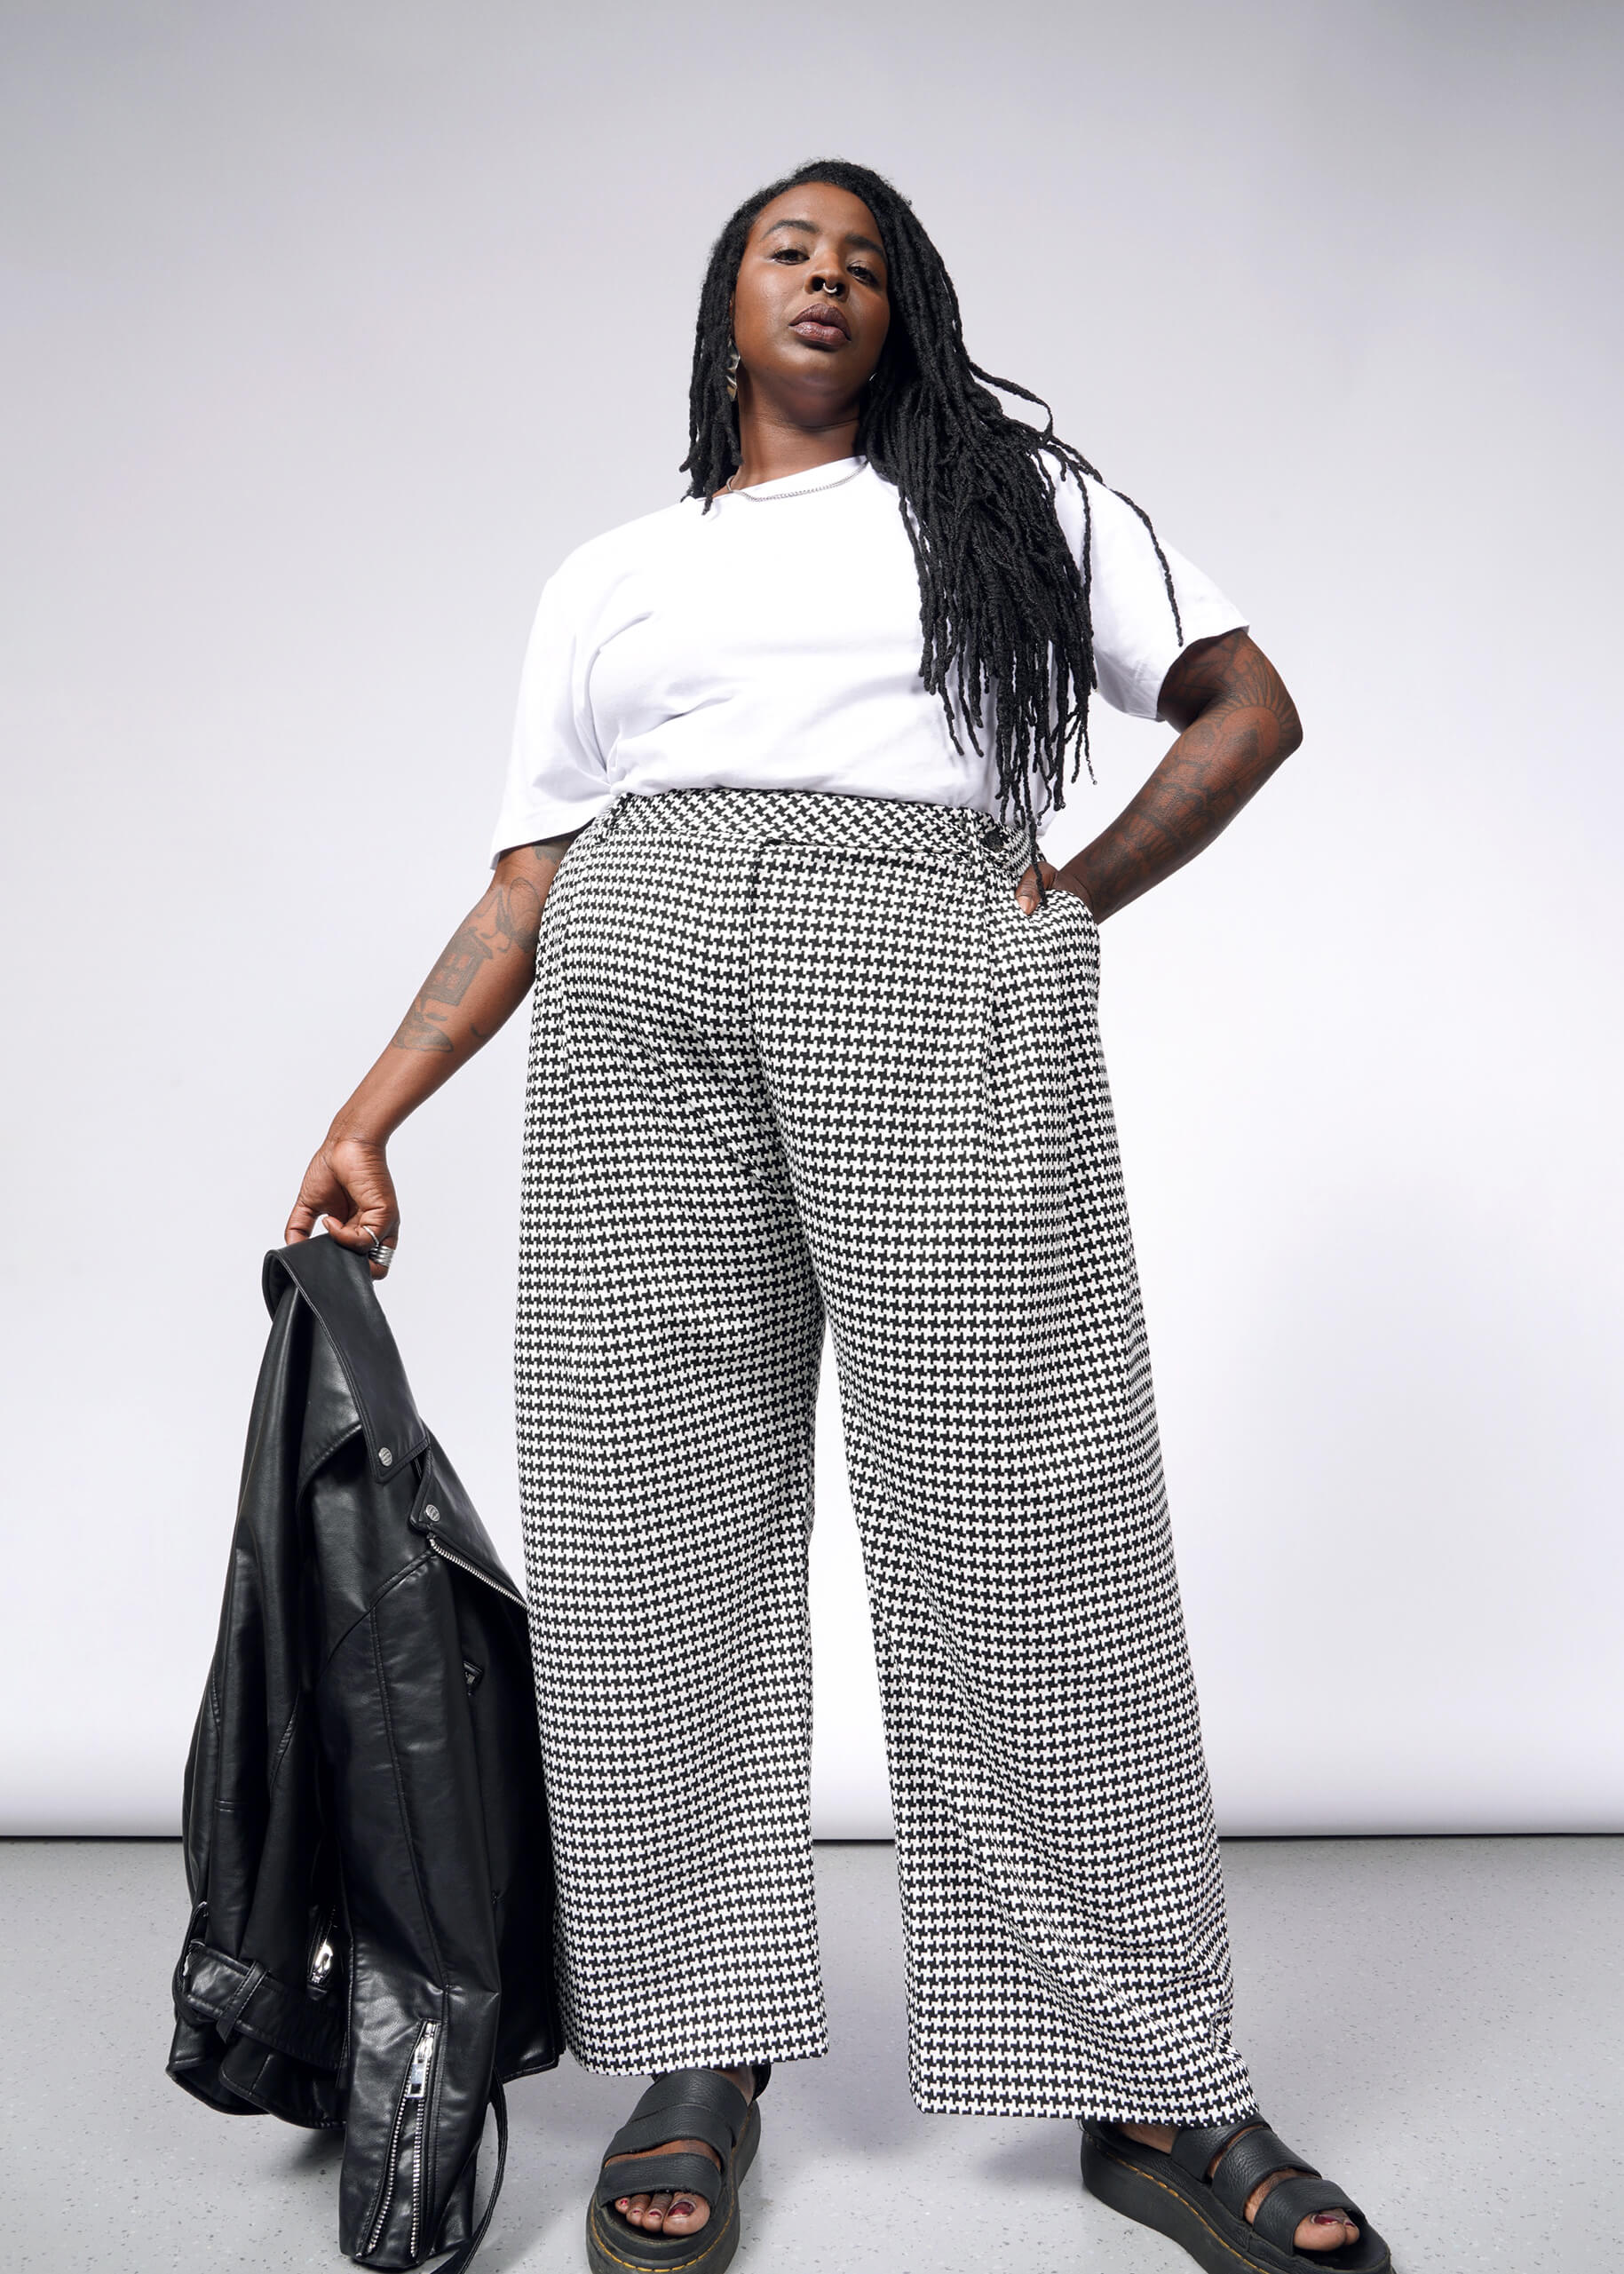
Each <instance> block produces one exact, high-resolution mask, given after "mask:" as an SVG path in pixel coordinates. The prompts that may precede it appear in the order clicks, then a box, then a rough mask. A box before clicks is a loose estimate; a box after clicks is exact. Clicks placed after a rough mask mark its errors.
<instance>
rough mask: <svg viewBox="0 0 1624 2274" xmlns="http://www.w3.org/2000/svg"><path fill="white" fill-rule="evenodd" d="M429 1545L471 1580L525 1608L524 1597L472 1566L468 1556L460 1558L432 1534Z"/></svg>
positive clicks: (520, 1607) (477, 1567)
mask: <svg viewBox="0 0 1624 2274" xmlns="http://www.w3.org/2000/svg"><path fill="white" fill-rule="evenodd" d="M429 1545H430V1547H431V1548H432V1549H433V1550H434V1553H435V1554H436V1555H437V1556H443V1557H445V1559H446V1561H447V1562H448V1564H455V1565H456V1567H457V1569H458V1571H462V1572H466V1573H468V1575H469V1577H470V1578H471V1579H482V1580H483V1581H485V1584H486V1586H487V1587H488V1588H490V1589H492V1590H493V1592H494V1593H495V1594H497V1595H505V1596H506V1597H507V1599H508V1601H509V1602H510V1603H517V1604H518V1605H519V1609H520V1610H521V1611H522V1610H523V1609H524V1608H525V1598H524V1597H523V1596H522V1595H518V1594H515V1592H514V1590H513V1589H511V1587H503V1584H502V1581H500V1580H496V1579H493V1578H492V1577H491V1575H490V1573H488V1572H482V1571H481V1570H480V1569H479V1565H478V1564H471V1563H470V1562H469V1560H468V1558H467V1557H466V1556H459V1555H458V1554H457V1552H456V1549H455V1548H448V1547H447V1545H446V1543H445V1541H443V1540H437V1539H435V1538H434V1537H433V1536H432V1534H431V1535H430V1539H429Z"/></svg>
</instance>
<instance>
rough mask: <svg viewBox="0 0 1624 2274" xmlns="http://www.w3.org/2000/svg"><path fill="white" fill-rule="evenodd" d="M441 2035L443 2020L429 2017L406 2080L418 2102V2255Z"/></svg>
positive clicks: (415, 2136)
mask: <svg viewBox="0 0 1624 2274" xmlns="http://www.w3.org/2000/svg"><path fill="white" fill-rule="evenodd" d="M439 2036H440V2024H439V2023H438V2022H433V2021H425V2022H424V2024H423V2035H422V2036H421V2037H420V2038H419V2039H418V2040H417V2048H416V2052H415V2053H414V2054H413V2055H412V2065H411V2072H410V2074H409V2075H408V2078H407V2080H406V2097H407V2098H408V2100H415V2101H416V2104H417V2123H416V2130H415V2131H414V2133H413V2135H412V2230H411V2238H410V2246H409V2247H410V2254H411V2256H412V2258H413V2260H414V2261H416V2256H417V2227H418V2222H419V2221H420V2220H421V2219H422V2216H423V2135H424V2128H425V2126H426V2124H427V2119H428V2105H427V2101H428V2090H429V2071H430V2069H431V2068H432V2066H433V2062H434V2047H435V2043H436V2041H437V2040H438V2039H439Z"/></svg>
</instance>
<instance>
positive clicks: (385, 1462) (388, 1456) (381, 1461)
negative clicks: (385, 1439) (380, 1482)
mask: <svg viewBox="0 0 1624 2274" xmlns="http://www.w3.org/2000/svg"><path fill="white" fill-rule="evenodd" d="M377 1457H378V1466H379V1468H380V1469H388V1468H392V1466H393V1464H394V1454H392V1452H391V1451H390V1450H389V1447H388V1446H386V1445H380V1446H379V1447H378V1449H377Z"/></svg>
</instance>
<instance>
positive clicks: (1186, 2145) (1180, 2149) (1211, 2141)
mask: <svg viewBox="0 0 1624 2274" xmlns="http://www.w3.org/2000/svg"><path fill="white" fill-rule="evenodd" d="M1263 2120H1264V2119H1263V2118H1262V2117H1261V2116H1237V2117H1236V2118H1235V2119H1233V2121H1232V2122H1231V2123H1228V2124H1192V2125H1188V2126H1181V2127H1179V2129H1178V2130H1176V2132H1175V2133H1174V2135H1173V2145H1172V2146H1171V2148H1170V2149H1169V2150H1168V2154H1169V2155H1170V2156H1171V2157H1172V2159H1173V2160H1174V2162H1175V2163H1176V2165H1177V2166H1178V2167H1179V2169H1180V2171H1182V2172H1183V2173H1184V2175H1186V2177H1188V2178H1190V2179H1205V2178H1206V2176H1207V2167H1208V2164H1210V2163H1211V2161H1212V2159H1213V2158H1214V2157H1215V2156H1216V2155H1218V2154H1220V2153H1221V2152H1222V2151H1223V2150H1224V2149H1225V2148H1227V2147H1228V2145H1229V2143H1230V2142H1231V2141H1232V2139H1234V2138H1235V2137H1236V2135H1238V2134H1239V2133H1241V2132H1244V2131H1245V2130H1246V2128H1247V2127H1248V2124H1261V2123H1262V2122H1263Z"/></svg>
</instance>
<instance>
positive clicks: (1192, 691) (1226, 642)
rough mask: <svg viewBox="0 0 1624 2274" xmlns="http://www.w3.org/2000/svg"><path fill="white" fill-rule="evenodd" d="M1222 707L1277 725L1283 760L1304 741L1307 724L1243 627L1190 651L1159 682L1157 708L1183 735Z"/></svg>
mask: <svg viewBox="0 0 1624 2274" xmlns="http://www.w3.org/2000/svg"><path fill="white" fill-rule="evenodd" d="M1219 703H1224V704H1225V705H1227V706H1229V707H1230V708H1232V709H1238V710H1256V711H1262V712H1264V714H1265V715H1266V717H1268V718H1269V719H1271V720H1272V722H1273V726H1274V733H1275V735H1276V736H1277V737H1278V742H1277V754H1278V755H1279V757H1286V756H1287V754H1288V753H1289V752H1290V751H1292V750H1295V749H1296V747H1297V745H1298V744H1299V743H1300V742H1301V741H1302V740H1303V722H1302V720H1301V719H1300V718H1299V717H1298V716H1297V707H1296V705H1295V702H1293V701H1292V699H1291V697H1290V695H1289V694H1288V693H1287V690H1286V684H1285V682H1284V680H1283V679H1282V678H1281V677H1280V675H1279V672H1278V671H1277V670H1275V668H1274V666H1273V664H1272V663H1271V662H1270V661H1269V659H1268V657H1267V656H1266V655H1265V654H1264V652H1263V649H1262V648H1261V647H1259V646H1258V645H1257V644H1256V641H1255V640H1254V639H1253V638H1252V637H1251V634H1250V633H1249V632H1248V631H1245V630H1240V629H1237V630H1234V631H1224V632H1220V633H1219V634H1218V635H1217V637H1216V638H1214V639H1198V640H1195V641H1193V642H1192V644H1191V646H1188V647H1186V648H1185V650H1184V654H1182V655H1180V656H1178V657H1177V658H1176V660H1175V662H1174V663H1173V665H1172V667H1171V669H1170V670H1168V676H1167V677H1166V678H1165V679H1164V680H1163V681H1162V683H1161V698H1160V701H1159V703H1158V706H1157V708H1158V710H1159V712H1160V714H1161V717H1163V718H1165V719H1166V720H1167V722H1168V725H1170V726H1176V727H1177V728H1178V729H1179V731H1180V733H1183V732H1184V729H1185V728H1186V727H1188V726H1190V725H1193V723H1194V721H1195V720H1196V719H1198V718H1200V717H1201V715H1202V714H1203V712H1205V711H1208V710H1211V709H1213V708H1214V707H1215V706H1216V704H1219Z"/></svg>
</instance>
